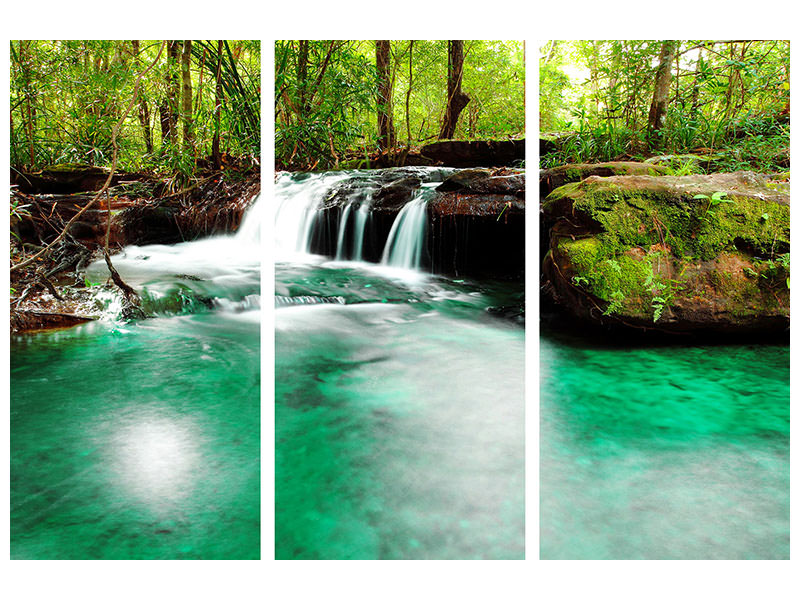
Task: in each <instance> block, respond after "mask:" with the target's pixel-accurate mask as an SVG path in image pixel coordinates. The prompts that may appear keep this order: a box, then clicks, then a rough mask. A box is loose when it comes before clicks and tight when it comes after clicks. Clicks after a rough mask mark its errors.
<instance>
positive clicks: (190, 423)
mask: <svg viewBox="0 0 800 600" xmlns="http://www.w3.org/2000/svg"><path fill="white" fill-rule="evenodd" d="M257 206H259V205H258V203H257V202H256V204H255V205H254V206H253V207H252V208H251V209H250V210H249V212H248V215H247V218H246V219H245V221H244V222H243V223H242V226H241V227H240V228H239V231H238V232H237V234H236V235H230V236H218V237H213V238H206V239H203V240H199V241H196V242H187V243H183V244H176V245H174V246H160V245H152V246H142V247H137V246H129V247H127V248H125V249H124V251H123V252H122V253H120V254H117V255H115V256H114V259H113V260H114V264H115V266H116V268H117V269H118V270H119V272H120V273H121V275H122V277H123V278H124V279H125V281H126V282H128V284H130V285H132V286H134V287H136V289H138V290H139V291H140V293H141V294H142V295H143V298H144V302H143V306H144V307H145V310H146V311H147V312H148V313H149V314H150V315H151V317H154V318H148V319H144V320H140V321H133V322H127V323H125V322H121V321H117V320H114V319H115V309H114V306H116V310H119V308H120V307H119V303H113V302H112V303H111V305H112V307H111V308H110V309H109V311H108V312H107V314H106V315H105V319H104V320H99V321H95V322H92V323H89V324H86V325H82V326H80V327H76V328H73V329H68V330H63V331H52V332H40V333H36V334H30V335H19V336H12V339H11V448H10V453H11V557H12V558H20V559H257V558H258V557H259V554H260V511H261V506H260V463H259V456H260V441H261V427H260V399H261V394H260V321H261V311H260V310H259V304H260V302H259V298H260V296H259V294H260V252H259V246H258V240H259V237H260V234H259V229H260V216H259V214H260V213H259V212H258V208H257ZM87 278H89V280H90V281H93V282H95V283H101V282H103V281H104V280H105V279H106V278H107V271H106V270H105V265H104V263H102V262H98V263H95V264H93V265H91V266H90V267H89V269H88V270H87ZM96 289H99V288H96Z"/></svg>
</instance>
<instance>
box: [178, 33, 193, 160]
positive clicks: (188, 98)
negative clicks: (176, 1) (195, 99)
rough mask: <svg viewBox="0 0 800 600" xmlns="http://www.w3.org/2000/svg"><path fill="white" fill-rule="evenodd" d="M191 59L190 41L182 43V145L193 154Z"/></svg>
mask: <svg viewBox="0 0 800 600" xmlns="http://www.w3.org/2000/svg"><path fill="white" fill-rule="evenodd" d="M191 57H192V40H184V41H183V55H182V56H181V79H182V83H183V90H182V92H181V99H182V102H181V104H182V105H183V111H182V112H183V115H182V116H183V145H184V147H186V149H187V150H189V151H190V152H191V153H192V154H194V126H193V122H192V73H191V71H190V69H189V67H190V65H191Z"/></svg>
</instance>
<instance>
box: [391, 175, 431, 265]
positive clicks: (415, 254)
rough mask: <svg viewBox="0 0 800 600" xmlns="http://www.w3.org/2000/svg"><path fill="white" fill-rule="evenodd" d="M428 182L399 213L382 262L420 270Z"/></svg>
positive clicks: (425, 223) (426, 217) (426, 211)
mask: <svg viewBox="0 0 800 600" xmlns="http://www.w3.org/2000/svg"><path fill="white" fill-rule="evenodd" d="M432 185H433V186H435V185H438V184H426V186H423V188H421V189H419V190H418V191H417V193H416V195H415V196H414V198H413V199H412V200H411V202H409V203H408V204H406V205H405V206H404V207H403V208H402V210H401V211H400V212H399V213H398V215H397V218H395V220H394V223H393V224H392V229H391V231H389V238H388V239H387V240H386V246H385V247H384V249H383V257H382V258H381V264H384V265H388V266H391V267H399V268H401V269H414V270H419V268H420V262H421V260H422V249H423V247H424V246H425V232H426V225H427V223H428V197H429V195H428V193H426V192H427V191H428V190H430V189H431V188H430V187H429V186H432Z"/></svg>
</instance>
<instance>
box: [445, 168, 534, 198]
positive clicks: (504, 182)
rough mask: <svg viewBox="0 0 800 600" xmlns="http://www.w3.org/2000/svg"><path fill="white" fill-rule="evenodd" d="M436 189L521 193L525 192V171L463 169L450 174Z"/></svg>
mask: <svg viewBox="0 0 800 600" xmlns="http://www.w3.org/2000/svg"><path fill="white" fill-rule="evenodd" d="M436 190H437V191H439V192H450V191H465V192H472V193H476V194H519V195H521V194H524V192H525V173H524V172H523V171H520V170H515V169H494V170H492V169H464V170H462V171H456V172H455V173H453V174H452V175H450V176H449V177H448V178H447V179H445V180H444V181H443V182H442V184H441V185H439V186H438V187H437V188H436Z"/></svg>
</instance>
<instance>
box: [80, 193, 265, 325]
mask: <svg viewBox="0 0 800 600" xmlns="http://www.w3.org/2000/svg"><path fill="white" fill-rule="evenodd" d="M263 213H264V207H263V202H262V200H261V197H260V196H258V197H257V198H256V199H255V200H254V201H253V203H252V204H251V206H250V207H249V208H248V210H247V212H246V214H245V216H244V218H243V220H242V223H241V225H240V226H239V229H238V230H237V231H236V233H234V234H227V235H216V236H212V237H208V238H203V239H199V240H195V241H192V242H183V243H180V244H172V245H165V244H151V245H147V246H135V245H132V246H126V247H125V248H124V249H123V250H122V252H120V253H119V254H116V255H114V256H112V258H111V261H112V264H113V265H114V267H115V268H116V269H117V271H118V272H119V274H120V276H121V277H122V279H123V280H124V281H125V282H126V283H127V284H129V285H131V286H132V287H134V288H135V289H137V291H140V292H141V291H142V290H144V289H146V290H147V292H148V293H149V294H150V295H151V296H153V297H154V298H158V297H163V296H164V295H167V294H168V293H170V292H172V291H174V290H175V287H176V284H180V285H181V286H185V287H188V288H191V289H192V290H193V291H194V292H195V293H197V294H199V295H201V296H205V297H210V298H213V299H214V300H215V303H216V304H217V306H218V307H220V308H222V309H223V310H224V309H231V310H248V309H253V308H258V306H259V304H260V292H259V289H260V279H261V220H262V218H263ZM109 276H110V274H109V272H108V269H107V267H106V265H105V261H103V260H99V261H95V262H93V263H92V264H91V265H89V267H88V268H87V269H86V278H87V279H88V280H89V281H92V282H94V283H101V282H103V281H106V280H107V279H108V278H109Z"/></svg>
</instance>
